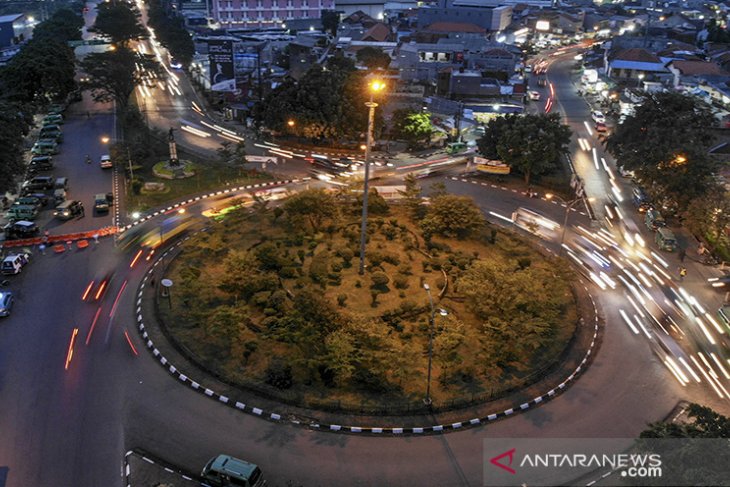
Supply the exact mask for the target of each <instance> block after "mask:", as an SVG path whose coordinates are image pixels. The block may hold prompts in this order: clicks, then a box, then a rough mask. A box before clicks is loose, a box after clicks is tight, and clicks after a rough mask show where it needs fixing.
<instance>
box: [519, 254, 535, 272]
mask: <svg viewBox="0 0 730 487" xmlns="http://www.w3.org/2000/svg"><path fill="white" fill-rule="evenodd" d="M530 264H532V260H531V259H530V258H529V257H520V258H519V259H517V266H518V267H519V268H520V270H525V269H527V268H528V267H530Z"/></svg>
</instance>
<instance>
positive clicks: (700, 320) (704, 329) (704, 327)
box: [694, 316, 717, 357]
mask: <svg viewBox="0 0 730 487" xmlns="http://www.w3.org/2000/svg"><path fill="white" fill-rule="evenodd" d="M694 318H695V321H696V322H697V324H698V325H699V326H700V329H701V330H702V333H704V334H705V338H707V341H708V342H710V345H715V344H716V343H717V342H715V339H714V338H713V337H712V335H711V334H710V330H708V329H707V327H706V326H705V324H704V323H703V322H702V319H700V317H699V316H695V317H694ZM700 357H702V355H700Z"/></svg>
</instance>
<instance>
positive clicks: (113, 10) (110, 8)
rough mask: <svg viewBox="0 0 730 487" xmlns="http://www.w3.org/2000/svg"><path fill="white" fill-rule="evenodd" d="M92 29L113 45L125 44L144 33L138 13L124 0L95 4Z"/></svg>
mask: <svg viewBox="0 0 730 487" xmlns="http://www.w3.org/2000/svg"><path fill="white" fill-rule="evenodd" d="M96 10H97V11H98V13H97V15H96V21H95V22H94V31H95V32H98V33H100V34H101V35H103V36H106V37H108V38H109V39H111V41H112V43H113V44H115V45H120V46H126V44H127V43H128V42H129V41H130V40H132V39H136V38H138V37H141V36H143V35H144V34H145V30H144V27H143V26H142V24H141V23H140V22H139V15H138V14H137V13H136V12H134V11H133V10H132V9H131V8H130V7H129V4H127V3H126V2H101V3H99V4H97V6H96Z"/></svg>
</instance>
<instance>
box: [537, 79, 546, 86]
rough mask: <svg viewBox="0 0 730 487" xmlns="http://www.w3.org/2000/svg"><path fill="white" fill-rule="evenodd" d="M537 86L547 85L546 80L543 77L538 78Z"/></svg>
mask: <svg viewBox="0 0 730 487" xmlns="http://www.w3.org/2000/svg"><path fill="white" fill-rule="evenodd" d="M537 86H547V80H546V79H545V78H540V79H538V80H537Z"/></svg>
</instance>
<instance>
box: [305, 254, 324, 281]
mask: <svg viewBox="0 0 730 487" xmlns="http://www.w3.org/2000/svg"><path fill="white" fill-rule="evenodd" d="M328 263H329V254H328V253H327V252H320V253H319V254H317V255H315V256H314V258H312V262H311V264H309V277H311V278H312V280H313V281H314V282H317V283H320V284H324V282H325V281H326V279H327V275H328V268H329V265H328Z"/></svg>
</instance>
